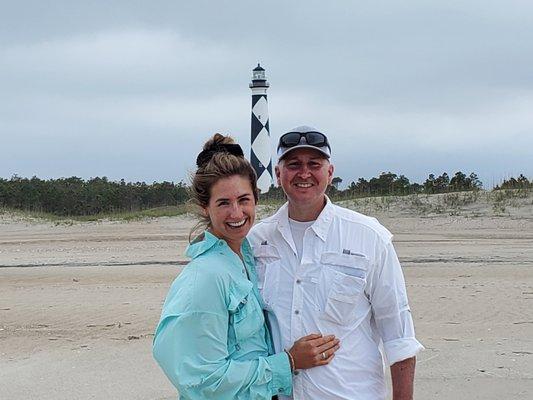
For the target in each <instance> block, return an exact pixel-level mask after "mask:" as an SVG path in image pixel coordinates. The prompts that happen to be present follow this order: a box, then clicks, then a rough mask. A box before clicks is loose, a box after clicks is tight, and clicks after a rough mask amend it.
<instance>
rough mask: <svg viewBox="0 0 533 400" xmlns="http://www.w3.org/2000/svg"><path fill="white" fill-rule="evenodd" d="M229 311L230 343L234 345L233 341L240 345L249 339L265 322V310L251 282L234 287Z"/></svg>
mask: <svg viewBox="0 0 533 400" xmlns="http://www.w3.org/2000/svg"><path fill="white" fill-rule="evenodd" d="M228 313H229V331H230V332H229V335H228V337H229V338H230V343H228V344H229V345H233V344H234V343H232V342H233V341H234V342H235V344H236V345H238V344H239V343H242V342H243V341H245V340H247V339H249V338H250V337H252V336H253V335H255V334H257V332H259V331H260V330H261V328H262V327H263V325H264V323H265V319H264V316H263V311H262V309H261V307H260V305H259V302H258V301H257V298H256V297H255V295H254V293H253V291H252V286H251V283H250V286H248V285H246V286H245V285H242V286H238V287H235V288H233V289H232V292H231V293H230V303H229V305H228ZM232 339H233V340H232ZM237 347H238V346H237Z"/></svg>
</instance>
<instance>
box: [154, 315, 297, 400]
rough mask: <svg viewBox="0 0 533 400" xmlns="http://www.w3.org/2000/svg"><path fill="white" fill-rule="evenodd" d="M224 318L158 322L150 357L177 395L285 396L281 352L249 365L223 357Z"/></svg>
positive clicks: (288, 384) (286, 371) (285, 362)
mask: <svg viewBox="0 0 533 400" xmlns="http://www.w3.org/2000/svg"><path fill="white" fill-rule="evenodd" d="M227 332H228V316H227V315H223V314H217V313H208V312H189V313H186V314H183V315H180V316H169V317H167V318H165V319H163V320H162V321H161V323H160V325H159V327H158V329H157V331H156V335H155V337H154V346H153V353H154V357H155V359H156V360H157V362H158V363H159V365H160V366H161V368H162V369H163V371H164V372H165V374H166V375H167V377H168V378H169V379H170V381H171V382H172V383H173V384H174V386H176V388H177V389H178V391H179V392H180V393H181V394H183V395H185V396H187V398H190V399H206V398H216V399H220V400H224V399H228V400H230V399H231V400H233V399H241V398H242V399H269V400H270V399H271V398H272V396H273V395H275V394H278V393H281V394H285V395H290V393H291V391H292V379H291V378H292V376H291V370H290V364H289V359H288V356H287V354H285V353H284V352H283V353H280V354H276V355H273V356H268V357H259V358H258V359H255V360H251V361H235V360H231V359H228V351H227Z"/></svg>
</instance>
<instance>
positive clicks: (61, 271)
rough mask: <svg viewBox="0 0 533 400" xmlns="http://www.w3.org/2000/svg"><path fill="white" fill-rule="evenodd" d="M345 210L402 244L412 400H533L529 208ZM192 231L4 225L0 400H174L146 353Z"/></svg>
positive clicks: (118, 225) (362, 206) (532, 216)
mask: <svg viewBox="0 0 533 400" xmlns="http://www.w3.org/2000/svg"><path fill="white" fill-rule="evenodd" d="M404 201H407V200H404ZM348 205H350V206H351V207H352V208H355V209H357V210H359V211H361V212H364V213H369V214H372V215H375V216H376V217H378V218H379V220H380V221H381V222H382V223H383V224H384V225H385V226H386V227H388V228H389V230H391V231H392V232H393V233H394V235H395V236H394V241H395V245H396V248H397V250H398V254H399V257H400V260H401V261H402V265H403V267H404V273H405V277H406V282H407V289H408V292H409V298H410V304H411V309H412V313H413V316H414V321H415V326H416V330H417V336H418V338H419V340H420V341H421V342H422V343H423V344H424V345H425V347H426V350H425V351H424V352H422V353H421V354H420V355H419V357H418V364H417V375H416V383H415V387H416V390H415V398H417V399H452V400H467V399H468V400H472V399H506V400H514V399H516V400H518V399H524V400H526V399H532V398H533V205H532V200H531V197H529V198H527V199H524V200H523V201H521V202H520V204H515V205H514V206H509V205H508V206H507V208H506V210H505V212H503V211H502V212H500V213H499V214H498V213H495V212H494V211H493V209H494V207H492V208H491V207H490V206H489V205H487V204H485V205H483V204H482V205H479V206H476V205H475V204H474V205H471V206H465V207H463V208H460V209H458V210H457V212H453V210H452V212H450V211H447V210H444V211H443V210H439V212H438V213H432V212H424V213H420V212H415V211H413V209H412V208H409V207H407V208H406V207H405V206H404V203H402V204H400V203H397V204H396V203H393V204H387V206H386V207H383V205H381V206H379V207H378V206H376V205H375V204H374V205H372V204H371V203H365V202H358V203H357V204H355V203H354V204H348ZM270 211H271V210H270V209H268V208H265V209H263V211H262V212H263V213H268V212H270ZM500 211H501V210H500ZM193 223H194V220H193V219H192V217H190V216H182V217H172V218H159V219H153V220H142V221H135V222H112V221H105V222H97V223H96V222H95V223H77V222H74V223H62V224H53V223H50V222H45V221H39V220H30V219H27V218H22V217H20V216H18V215H12V214H6V213H4V214H0V398H1V399H6V400H19V399H20V400H22V399H41V400H47V399H50V400H51V399H54V400H60V399H130V400H131V399H139V400H140V399H143V400H145V399H146V400H148V399H151V400H152V399H153V400H155V399H161V400H162V399H175V398H176V391H175V389H174V388H173V386H172V385H171V384H170V383H169V382H168V381H167V379H166V378H165V377H164V375H163V374H162V372H161V371H160V369H159V368H158V366H157V365H156V364H155V362H154V361H153V359H152V356H151V341H152V337H153V331H154V328H155V325H156V323H157V321H158V318H159V314H160V309H161V305H162V302H163V300H164V297H165V295H166V292H167V289H168V287H169V285H170V283H171V282H172V280H173V279H174V278H175V277H176V276H177V275H178V274H179V272H180V269H181V268H182V265H183V263H184V262H185V261H186V259H185V257H184V250H185V247H186V245H187V241H188V233H189V229H190V227H191V226H192V224H193Z"/></svg>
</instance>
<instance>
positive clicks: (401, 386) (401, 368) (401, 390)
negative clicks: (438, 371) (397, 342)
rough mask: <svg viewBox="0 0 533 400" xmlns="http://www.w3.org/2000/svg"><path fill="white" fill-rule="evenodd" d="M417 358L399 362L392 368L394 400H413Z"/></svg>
mask: <svg viewBox="0 0 533 400" xmlns="http://www.w3.org/2000/svg"><path fill="white" fill-rule="evenodd" d="M415 364H416V357H411V358H408V359H406V360H402V361H398V362H397V363H394V364H392V365H391V367H390V372H391V378H392V400H412V399H413V381H414V378H415Z"/></svg>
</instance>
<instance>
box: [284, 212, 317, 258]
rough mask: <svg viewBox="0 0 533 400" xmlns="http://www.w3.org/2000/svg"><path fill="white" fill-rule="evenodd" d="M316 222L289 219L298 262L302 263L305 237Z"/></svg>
mask: <svg viewBox="0 0 533 400" xmlns="http://www.w3.org/2000/svg"><path fill="white" fill-rule="evenodd" d="M314 223H315V221H304V222H301V221H295V220H293V219H290V218H289V226H290V227H291V233H292V240H294V244H295V245H296V251H297V252H298V260H299V261H300V262H302V249H303V247H304V235H305V231H306V230H307V228H309V227H310V226H311V225H313V224H314Z"/></svg>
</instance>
